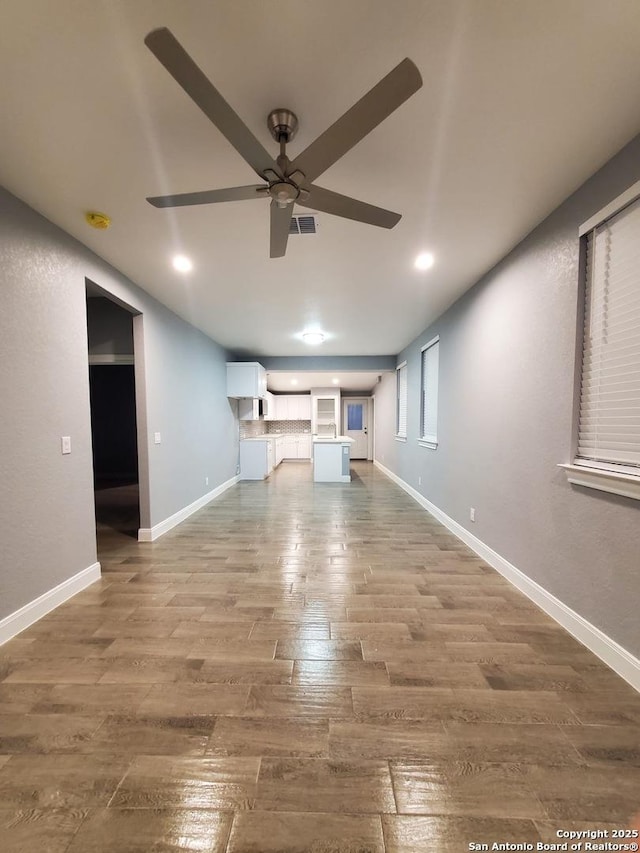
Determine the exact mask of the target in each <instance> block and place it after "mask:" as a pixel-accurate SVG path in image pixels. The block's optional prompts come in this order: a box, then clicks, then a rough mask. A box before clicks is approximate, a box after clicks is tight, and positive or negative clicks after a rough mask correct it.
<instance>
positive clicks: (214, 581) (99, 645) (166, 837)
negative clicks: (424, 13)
mask: <svg viewBox="0 0 640 853" xmlns="http://www.w3.org/2000/svg"><path fill="white" fill-rule="evenodd" d="M353 470H354V472H355V476H354V479H353V482H352V483H351V484H350V485H337V484H336V485H333V484H316V485H314V484H313V483H312V482H311V474H310V469H309V466H308V465H305V464H304V463H286V464H283V465H281V466H280V467H279V468H278V470H277V471H276V472H275V474H274V475H273V476H272V478H271V479H270V481H268V482H265V483H241V484H239V485H238V486H236V487H234V488H233V489H231V490H229V491H228V492H226V493H225V495H223V496H222V497H221V498H220V499H218V500H217V501H215V502H214V503H212V504H211V505H209V506H208V507H207V508H205V509H204V510H202V511H201V512H200V513H198V514H197V515H195V516H193V517H192V519H190V520H189V521H187V522H185V523H184V524H182V525H181V526H180V527H178V528H176V529H175V530H174V531H172V532H171V533H169V534H167V535H165V536H164V537H163V538H161V539H160V540H158V542H156V543H154V544H144V545H138V544H137V543H135V542H134V541H132V540H131V538H130V537H127V536H122V537H119V536H118V535H116V534H114V535H113V536H110V537H107V538H106V539H105V543H106V544H105V547H104V549H103V550H102V553H101V554H100V556H101V559H102V564H103V571H104V575H103V580H102V581H101V582H99V583H97V584H95V585H94V586H92V587H90V588H89V589H88V590H86V591H85V592H83V593H81V594H80V595H78V596H76V597H75V598H74V599H73V600H72V601H70V602H69V603H68V604H66V605H64V606H62V607H60V608H59V609H58V610H56V611H55V612H53V613H51V614H50V615H49V616H47V617H46V618H45V619H43V620H41V621H40V622H39V623H37V624H36V625H34V626H33V627H32V628H30V629H29V630H27V631H25V632H24V633H23V634H22V635H20V637H19V638H16V639H14V640H13V641H11V642H10V643H7V644H6V645H5V646H3V647H2V648H0V680H1V683H0V850H2V851H3V853H18V851H19V853H23V851H24V853H27V851H28V853H63V851H69V853H103V851H113V853H169V851H171V853H174V852H175V851H199V852H200V851H215V853H224V851H227V853H250V851H251V853H276V852H277V853H300V851H313V853H337V851H341V853H382V851H386V853H417V851H429V853H454V851H455V853H462V851H467V850H469V849H470V848H469V845H470V844H471V843H472V842H475V843H480V842H487V843H489V845H491V844H492V843H493V842H503V843H504V842H511V843H524V842H530V843H534V845H535V842H536V841H538V840H540V839H542V840H544V841H548V842H555V843H558V841H559V840H561V839H558V838H557V836H556V833H557V831H558V830H594V829H599V828H600V829H603V830H607V831H609V832H611V831H612V830H614V829H620V828H624V827H626V826H629V824H630V822H631V820H632V818H633V815H634V814H636V813H637V812H638V811H639V810H640V696H639V695H638V694H637V693H635V692H634V691H633V690H632V689H631V688H630V687H629V686H628V685H627V684H626V683H625V682H623V681H622V680H621V679H620V678H618V677H617V676H616V675H615V674H614V673H612V672H611V671H610V670H608V669H607V668H606V667H605V666H604V665H603V664H602V663H600V662H599V661H598V659H597V658H595V657H594V656H593V655H592V654H590V653H589V652H588V651H586V650H585V649H584V648H583V647H582V646H580V645H579V644H578V643H577V642H576V641H575V640H573V639H572V638H571V637H570V636H569V635H568V634H567V633H566V632H565V631H563V630H562V629H561V628H559V627H558V626H557V625H556V624H555V623H554V622H552V621H551V620H550V619H549V618H548V617H547V616H545V614H544V613H542V612H541V611H540V610H538V609H537V608H536V607H535V606H534V605H533V604H531V603H530V602H529V601H528V600H527V599H525V598H524V597H523V596H522V595H521V594H520V593H518V592H517V591H516V590H515V589H513V588H512V587H511V586H510V585H509V584H508V583H507V582H506V581H505V580H503V579H502V578H501V577H500V576H499V575H498V574H496V572H494V571H493V570H492V569H491V568H489V567H488V566H487V565H486V564H484V563H483V562H482V561H481V560H480V559H479V558H478V557H477V556H475V555H474V554H473V553H472V552H471V551H469V550H468V549H467V548H466V547H465V546H464V545H462V544H461V543H460V542H459V541H458V540H456V539H455V538H454V537H453V536H452V535H451V534H449V533H448V532H447V531H446V530H445V529H444V528H443V527H442V526H440V525H439V524H438V523H437V522H435V521H434V520H433V519H432V518H431V517H430V516H429V515H428V514H427V513H426V512H424V511H423V510H422V509H421V508H420V507H419V506H418V505H417V504H416V503H414V502H413V501H412V500H411V499H410V498H409V497H408V496H406V495H405V494H404V493H403V492H402V491H401V490H400V489H399V488H398V487H396V486H395V485H394V484H393V483H391V482H390V481H389V480H387V479H386V478H385V477H384V476H383V475H382V474H380V473H379V472H378V471H377V470H375V469H374V468H373V466H372V465H371V464H368V463H356V464H354V465H353ZM561 570H562V566H561V565H559V566H558V571H561ZM609 840H612V839H611V837H610V838H609ZM476 849H479V848H476ZM489 849H490V847H489Z"/></svg>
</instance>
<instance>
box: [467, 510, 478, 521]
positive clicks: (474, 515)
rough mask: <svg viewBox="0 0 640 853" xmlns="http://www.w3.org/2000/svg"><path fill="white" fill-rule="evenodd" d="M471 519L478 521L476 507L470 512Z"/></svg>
mask: <svg viewBox="0 0 640 853" xmlns="http://www.w3.org/2000/svg"><path fill="white" fill-rule="evenodd" d="M469 518H470V519H471V521H475V520H476V508H475V507H474V506H472V507H471V509H470V510H469Z"/></svg>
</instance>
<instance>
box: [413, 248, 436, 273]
mask: <svg viewBox="0 0 640 853" xmlns="http://www.w3.org/2000/svg"><path fill="white" fill-rule="evenodd" d="M433 262H434V257H433V255H432V254H431V252H421V253H420V254H419V255H418V257H417V258H416V260H415V268H416V269H418V270H428V269H431V267H432V266H433Z"/></svg>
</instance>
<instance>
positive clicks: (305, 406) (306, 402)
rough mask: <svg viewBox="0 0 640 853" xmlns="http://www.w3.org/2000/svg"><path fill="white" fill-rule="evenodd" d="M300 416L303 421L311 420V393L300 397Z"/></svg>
mask: <svg viewBox="0 0 640 853" xmlns="http://www.w3.org/2000/svg"><path fill="white" fill-rule="evenodd" d="M298 417H299V419H300V420H301V421H310V420H311V395H310V394H306V395H303V396H301V397H298Z"/></svg>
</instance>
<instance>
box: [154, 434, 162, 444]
mask: <svg viewBox="0 0 640 853" xmlns="http://www.w3.org/2000/svg"><path fill="white" fill-rule="evenodd" d="M153 441H154V443H155V444H162V436H161V435H160V433H159V432H154V434H153Z"/></svg>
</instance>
